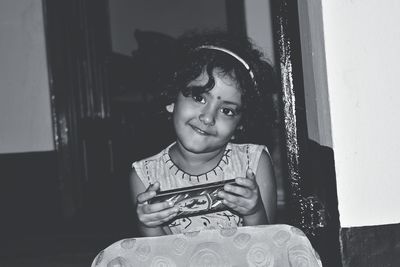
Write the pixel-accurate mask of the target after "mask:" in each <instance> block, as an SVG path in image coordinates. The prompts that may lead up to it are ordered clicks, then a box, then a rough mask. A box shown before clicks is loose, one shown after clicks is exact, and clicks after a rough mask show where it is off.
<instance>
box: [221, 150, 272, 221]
mask: <svg viewBox="0 0 400 267" xmlns="http://www.w3.org/2000/svg"><path fill="white" fill-rule="evenodd" d="M246 176H247V177H246V178H244V177H242V178H236V183H237V184H238V185H239V186H232V185H225V187H224V192H220V193H219V196H220V197H222V198H223V199H224V204H225V205H226V206H228V207H229V208H231V209H232V210H234V211H236V212H237V213H239V214H240V215H242V216H243V220H244V225H259V224H271V223H274V222H275V212H276V181H275V175H274V171H273V166H272V163H271V159H270V157H269V155H268V154H267V153H266V152H265V151H263V152H262V153H261V156H260V160H259V163H258V167H257V170H256V173H255V174H254V173H253V171H252V170H248V171H247V173H246Z"/></svg>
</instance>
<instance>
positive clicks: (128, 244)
mask: <svg viewBox="0 0 400 267" xmlns="http://www.w3.org/2000/svg"><path fill="white" fill-rule="evenodd" d="M135 244H136V239H135V238H128V239H124V240H122V242H121V247H122V248H123V249H131V248H133V246H135Z"/></svg>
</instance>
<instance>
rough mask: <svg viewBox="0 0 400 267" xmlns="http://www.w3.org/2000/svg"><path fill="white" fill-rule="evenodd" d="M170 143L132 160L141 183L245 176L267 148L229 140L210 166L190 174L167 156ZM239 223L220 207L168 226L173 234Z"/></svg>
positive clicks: (166, 184)
mask: <svg viewBox="0 0 400 267" xmlns="http://www.w3.org/2000/svg"><path fill="white" fill-rule="evenodd" d="M174 144H175V143H172V144H171V145H169V146H168V147H167V148H165V149H164V150H162V151H161V152H160V153H158V154H157V155H154V156H152V157H149V158H146V159H143V160H140V161H136V162H134V163H133V164H132V166H133V168H135V171H136V173H137V175H138V176H139V178H140V180H141V181H142V182H143V184H144V186H145V187H146V188H147V187H148V186H149V185H150V184H153V183H155V182H156V181H158V182H159V183H160V188H161V191H165V190H170V189H176V188H182V187H188V186H194V185H200V184H207V183H213V182H218V181H222V180H229V179H234V178H237V177H246V171H247V169H248V168H250V169H252V170H253V171H254V172H255V171H256V170H257V166H258V161H259V159H260V156H261V152H262V151H263V150H264V151H266V152H267V153H268V154H269V152H268V149H267V147H266V146H263V145H255V144H233V143H228V145H227V146H226V148H225V152H224V154H223V156H222V158H221V160H220V161H219V162H218V164H217V166H215V167H214V168H213V169H212V170H210V171H208V172H206V173H203V174H200V175H191V174H189V173H186V172H185V171H183V170H182V169H180V168H179V167H178V166H177V165H176V164H175V163H174V162H173V161H172V159H171V158H170V156H169V149H170V148H171V147H172V146H173V145H174ZM242 225H243V218H241V217H240V216H238V215H236V214H234V213H232V212H231V211H229V210H222V211H217V212H212V213H207V214H203V215H197V216H190V217H183V218H178V219H176V220H174V221H172V222H170V224H169V227H170V229H171V231H172V233H174V234H179V233H185V232H191V231H198V230H202V229H216V228H226V227H237V226H242Z"/></svg>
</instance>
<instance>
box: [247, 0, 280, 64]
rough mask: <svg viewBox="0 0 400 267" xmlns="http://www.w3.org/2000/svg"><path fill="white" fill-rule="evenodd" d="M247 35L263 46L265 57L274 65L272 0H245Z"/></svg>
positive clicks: (260, 46) (259, 45)
mask: <svg viewBox="0 0 400 267" xmlns="http://www.w3.org/2000/svg"><path fill="white" fill-rule="evenodd" d="M244 7H245V17H246V30H247V35H248V36H249V37H250V38H251V39H252V40H253V41H254V43H255V44H256V45H257V46H258V47H259V48H261V51H263V53H264V55H265V57H266V58H267V59H268V61H269V62H270V63H271V65H273V66H274V64H275V58H274V40H273V29H272V18H271V6H270V1H269V0H268V1H265V0H245V1H244Z"/></svg>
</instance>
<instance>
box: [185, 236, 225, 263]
mask: <svg viewBox="0 0 400 267" xmlns="http://www.w3.org/2000/svg"><path fill="white" fill-rule="evenodd" d="M193 251H194V252H193V253H192V256H191V257H190V261H189V266H196V267H200V266H201V267H214V266H215V267H217V266H222V267H227V266H231V264H230V259H229V258H228V256H227V254H226V251H225V250H224V247H223V246H222V244H219V243H216V242H203V243H200V244H198V245H197V246H196V247H195V248H194V249H193Z"/></svg>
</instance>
